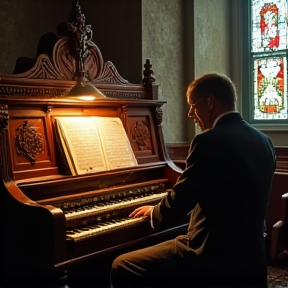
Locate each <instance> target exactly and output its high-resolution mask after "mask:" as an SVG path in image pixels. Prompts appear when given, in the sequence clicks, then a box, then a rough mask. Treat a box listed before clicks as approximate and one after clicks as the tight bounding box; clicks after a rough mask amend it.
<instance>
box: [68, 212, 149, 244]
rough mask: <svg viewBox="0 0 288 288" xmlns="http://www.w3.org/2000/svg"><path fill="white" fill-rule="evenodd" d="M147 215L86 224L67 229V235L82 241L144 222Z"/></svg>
mask: <svg viewBox="0 0 288 288" xmlns="http://www.w3.org/2000/svg"><path fill="white" fill-rule="evenodd" d="M146 219H147V217H142V218H129V217H125V218H121V219H117V220H112V221H110V222H104V223H100V224H97V225H91V226H86V227H82V228H75V229H70V230H67V231H66V237H67V238H68V239H73V240H74V241H75V242H77V241H81V240H84V239H87V238H90V237H93V236H96V235H97V236H98V235H102V234H104V233H107V232H110V231H112V230H117V229H119V228H123V227H127V226H131V225H133V224H135V223H139V222H143V221H145V220H146Z"/></svg>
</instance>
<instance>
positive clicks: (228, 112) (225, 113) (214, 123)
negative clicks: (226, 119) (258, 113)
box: [212, 110, 239, 128]
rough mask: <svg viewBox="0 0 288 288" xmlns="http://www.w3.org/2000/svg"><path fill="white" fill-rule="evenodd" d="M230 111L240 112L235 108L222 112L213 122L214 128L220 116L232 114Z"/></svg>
mask: <svg viewBox="0 0 288 288" xmlns="http://www.w3.org/2000/svg"><path fill="white" fill-rule="evenodd" d="M230 113H239V112H238V111H234V110H231V111H227V112H224V113H222V114H220V115H219V116H218V117H217V118H216V119H215V120H214V122H213V125H212V128H214V127H215V126H216V124H217V122H218V121H219V119H220V118H222V117H223V116H225V115H227V114H230Z"/></svg>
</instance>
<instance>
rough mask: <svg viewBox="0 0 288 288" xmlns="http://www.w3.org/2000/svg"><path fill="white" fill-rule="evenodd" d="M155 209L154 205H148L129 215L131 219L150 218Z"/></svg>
mask: <svg viewBox="0 0 288 288" xmlns="http://www.w3.org/2000/svg"><path fill="white" fill-rule="evenodd" d="M153 207H154V206H152V205H146V206H142V207H138V208H136V209H135V210H134V211H133V212H132V213H131V214H130V215H129V217H131V218H140V217H144V216H148V217H150V215H151V211H152V209H153Z"/></svg>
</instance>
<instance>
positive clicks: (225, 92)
mask: <svg viewBox="0 0 288 288" xmlns="http://www.w3.org/2000/svg"><path fill="white" fill-rule="evenodd" d="M186 97H187V102H188V104H189V105H190V110H189V112H188V116H189V117H192V118H193V119H194V121H195V123H196V124H198V125H199V127H200V128H201V130H202V131H204V130H206V129H210V128H212V125H213V122H214V120H215V119H216V118H217V117H218V116H219V115H220V114H222V113H225V112H228V111H235V109H236V106H235V105H236V98H237V94H236V88H235V85H234V84H233V82H232V81H231V80H230V79H229V78H228V77H227V76H226V75H223V74H219V73H209V74H205V75H203V76H201V77H199V78H197V79H195V80H194V81H193V82H192V83H191V84H190V85H189V86H188V89H187V93H186Z"/></svg>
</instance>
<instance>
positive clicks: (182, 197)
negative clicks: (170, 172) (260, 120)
mask: <svg viewBox="0 0 288 288" xmlns="http://www.w3.org/2000/svg"><path fill="white" fill-rule="evenodd" d="M187 100H188V104H189V105H190V110H189V114H188V116H189V117H192V118H193V119H194V121H195V123H197V124H198V125H199V127H200V128H201V130H202V131H203V133H201V134H198V135H196V136H195V138H194V139H193V140H192V142H191V146H190V149H189V154H188V158H187V165H186V169H185V171H184V172H183V174H182V175H181V176H180V177H179V179H178V181H177V183H176V184H175V185H174V187H173V189H172V191H171V193H170V194H169V195H167V196H165V197H164V198H163V199H162V200H161V201H160V203H158V204H157V205H156V206H154V207H153V206H143V207H139V208H137V209H136V210H135V211H133V212H132V213H131V215H130V217H143V216H149V217H151V223H152V225H153V227H154V228H155V229H157V228H159V227H165V226H167V225H169V224H171V223H173V222H174V221H176V220H179V219H181V218H183V217H185V216H186V215H187V214H190V222H189V228H188V232H187V235H179V236H178V237H176V238H175V239H173V240H168V241H165V242H163V243H160V244H158V245H155V246H152V247H147V248H144V249H140V250H137V251H132V252H130V253H126V254H123V255H120V256H119V257H117V258H116V259H115V260H114V262H113V265H112V269H111V286H112V287H114V288H118V287H150V288H151V287H163V288H164V287H186V286H187V287H195V286H196V287H197V286H201V285H207V286H208V287H212V286H213V287H219V286H221V287H223V286H227V287H231V286H233V287H234V286H237V285H240V286H241V287H266V285H267V271H266V250H265V241H264V237H263V233H264V231H263V230H264V229H263V221H264V219H265V213H266V207H267V203H268V200H269V195H270V190H271V184H272V180H273V175H274V171H275V166H276V160H275V153H274V148H273V145H272V143H271V141H270V139H269V138H268V137H267V136H266V135H264V134H263V133H262V132H260V131H258V130H256V129H255V128H253V127H252V126H251V125H249V124H248V123H247V122H246V121H244V120H243V118H242V117H241V115H240V114H239V112H237V111H236V104H235V103H236V89H235V86H234V84H233V83H232V81H231V80H230V79H229V78H228V77H227V76H225V75H222V74H218V73H210V74H206V75H204V76H202V77H200V78H198V79H196V80H195V81H194V82H192V83H191V84H190V85H189V87H188V90H187Z"/></svg>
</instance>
